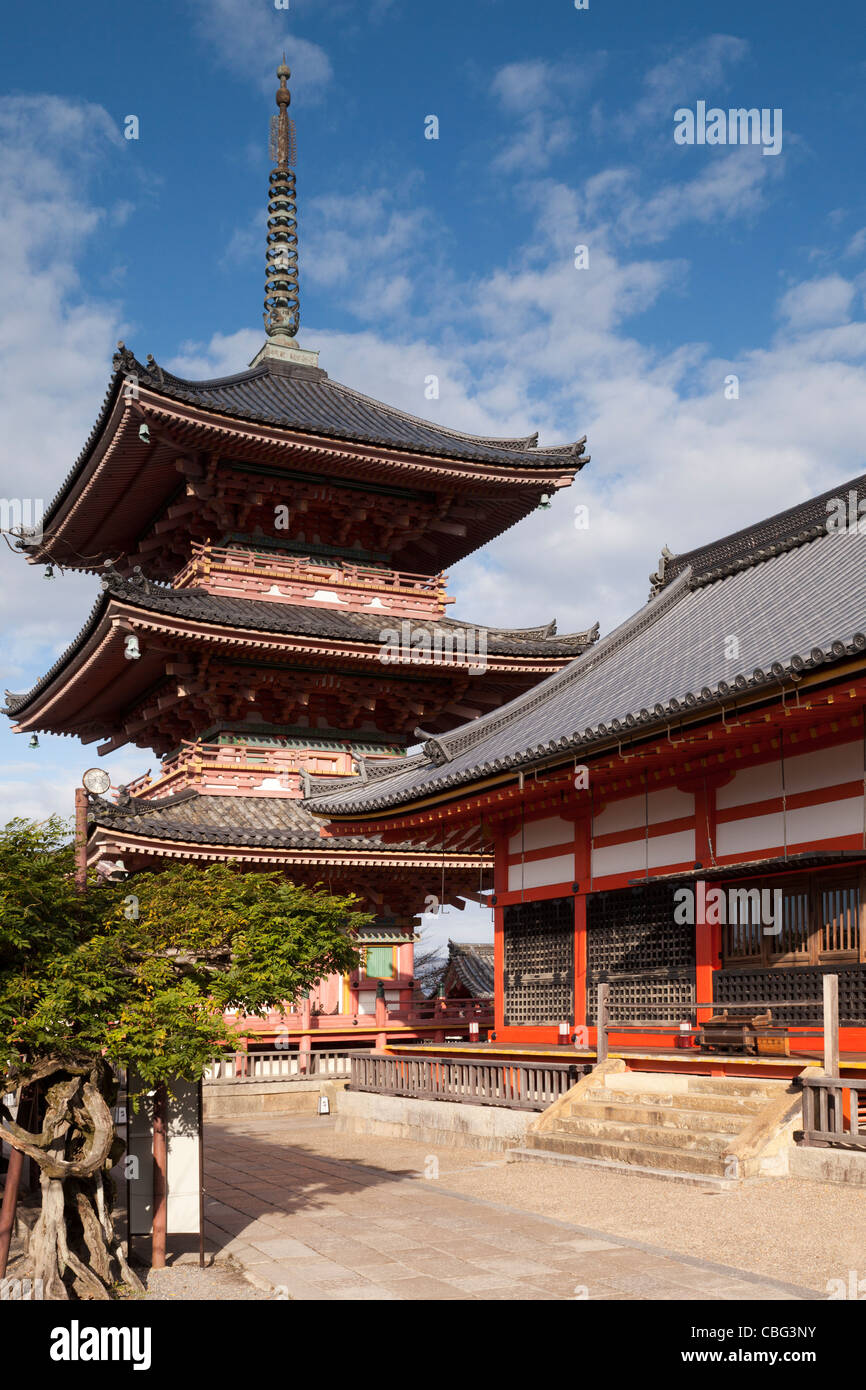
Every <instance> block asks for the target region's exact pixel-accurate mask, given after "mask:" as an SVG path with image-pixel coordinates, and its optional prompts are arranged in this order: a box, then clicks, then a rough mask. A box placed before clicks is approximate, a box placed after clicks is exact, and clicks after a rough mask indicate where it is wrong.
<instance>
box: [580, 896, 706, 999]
mask: <svg viewBox="0 0 866 1390" xmlns="http://www.w3.org/2000/svg"><path fill="white" fill-rule="evenodd" d="M673 895H674V889H673V887H672V886H671V885H670V884H665V883H655V884H654V883H650V884H647V886H646V887H639V888H622V889H616V890H615V891H614V892H612V893H593V894H592V895H591V896H590V897H589V898H587V902H586V924H587V980H586V995H587V998H586V1007H587V1018H588V1019H589V1021H590V1022H591V1023H592V1022H594V1021H595V1010H596V1001H597V998H598V990H597V986H598V985H599V984H601V983H603V982H605V981H606V982H607V983H608V984H609V985H610V1017H611V1021H612V1022H619V1023H679V1022H680V1020H681V1019H683V1018H687V1017H688V1016H689V1015H690V1014H691V1012H692V1010H693V1008H694V1005H695V929H694V927H693V926H692V925H690V924H688V923H685V924H679V923H677V922H675V921H674V896H673Z"/></svg>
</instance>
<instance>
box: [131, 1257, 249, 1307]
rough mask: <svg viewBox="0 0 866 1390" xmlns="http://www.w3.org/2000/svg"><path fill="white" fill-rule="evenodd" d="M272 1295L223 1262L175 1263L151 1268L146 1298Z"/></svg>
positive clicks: (173, 1298) (149, 1299) (201, 1298)
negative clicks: (164, 1267) (255, 1286)
mask: <svg viewBox="0 0 866 1390" xmlns="http://www.w3.org/2000/svg"><path fill="white" fill-rule="evenodd" d="M270 1297H271V1295H270V1294H268V1293H265V1292H264V1291H263V1290H261V1289H256V1288H254V1287H253V1285H252V1284H249V1283H247V1281H246V1279H244V1278H243V1276H242V1275H240V1274H238V1273H237V1272H236V1271H235V1270H233V1269H230V1268H226V1266H224V1265H210V1266H208V1265H206V1266H205V1268H204V1269H199V1266H198V1265H197V1264H175V1265H171V1266H169V1267H168V1268H167V1269H152V1270H151V1271H150V1273H149V1275H148V1276H147V1293H146V1294H145V1295H144V1301H147V1302H150V1301H153V1300H157V1301H159V1302H165V1301H176V1302H187V1301H195V1300H208V1301H212V1300H214V1299H224V1300H225V1299H228V1300H230V1301H232V1302H234V1301H236V1300H241V1299H244V1300H249V1299H268V1298H270Z"/></svg>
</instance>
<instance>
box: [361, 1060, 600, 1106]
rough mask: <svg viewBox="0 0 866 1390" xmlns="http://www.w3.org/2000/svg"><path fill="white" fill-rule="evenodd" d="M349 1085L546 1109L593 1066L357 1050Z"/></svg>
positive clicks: (432, 1097)
mask: <svg viewBox="0 0 866 1390" xmlns="http://www.w3.org/2000/svg"><path fill="white" fill-rule="evenodd" d="M350 1056H351V1064H352V1072H351V1080H350V1083H349V1085H350V1089H351V1090H353V1091H375V1092H377V1093H378V1094H379V1095H385V1096H411V1097H414V1098H415V1099H418V1100H452V1101H459V1102H461V1103H462V1104H464V1105H502V1106H507V1107H508V1108H509V1109H511V1110H546V1109H547V1107H548V1106H549V1105H552V1104H553V1102H554V1101H555V1100H558V1099H559V1097H560V1096H562V1095H564V1094H565V1092H566V1091H568V1090H570V1088H571V1087H572V1086H573V1085H574V1084H575V1082H576V1081H578V1080H579V1079H580V1077H581V1076H582V1075H583V1074H584V1073H585V1072H586V1071H588V1070H589V1067H588V1066H581V1065H579V1064H576V1063H569V1062H538V1063H536V1062H488V1061H486V1060H485V1061H483V1062H482V1061H480V1060H479V1061H471V1062H467V1061H463V1060H462V1059H461V1060H459V1061H457V1060H455V1059H454V1058H452V1057H427V1056H425V1057H392V1056H383V1055H382V1054H381V1053H369V1052H353V1053H351V1054H350Z"/></svg>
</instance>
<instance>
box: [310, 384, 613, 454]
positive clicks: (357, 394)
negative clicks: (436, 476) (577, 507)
mask: <svg viewBox="0 0 866 1390" xmlns="http://www.w3.org/2000/svg"><path fill="white" fill-rule="evenodd" d="M331 385H332V387H333V389H334V390H335V391H341V392H343V393H344V394H345V395H347V396H352V397H353V398H354V399H355V400H358V401H363V402H364V403H365V404H366V405H375V406H377V407H378V408H379V409H380V410H385V411H387V413H388V414H389V415H396V416H397V417H398V419H401V420H409V421H411V423H412V424H413V425H426V426H427V427H428V428H432V429H434V430H437V431H438V432H439V433H440V434H444V435H448V436H449V438H451V439H465V440H467V441H468V442H470V443H472V444H486V445H487V446H488V447H489V448H491V449H505V450H507V451H510V452H513V453H528V452H529V451H530V450H532V451H535V450H538V454H539V455H540V456H542V457H547V456H553V457H563V456H568V457H571V456H574V457H575V458H577V457H579V456H580V455H581V454H582V453H583V450H584V448H585V446H586V435H585V434H584V435H582V436H581V438H580V439H578V440H575V442H574V443H573V444H555V445H551V446H550V448H543V449H538V430H536V431H535V433H534V434H530V435H525V436H523V437H522V438H518V439H498V438H495V437H493V436H488V435H483V434H470V433H469V432H468V431H467V430H455V429H452V428H451V427H450V426H449V425H440V424H439V422H438V420H428V419H425V417H424V416H423V415H413V414H412V413H411V411H408V410H403V409H402V408H401V407H400V406H397V405H389V404H388V403H387V401H379V400H377V399H376V397H375V396H367V395H365V393H364V392H363V391H358V390H356V388H355V387H354V386H347V385H346V384H345V382H342V381H336V380H332V381H331ZM589 461H590V456H589V454H587V456H586V457H585V458H581V460H580V468H582V467H583V465H584V464H585V463H589Z"/></svg>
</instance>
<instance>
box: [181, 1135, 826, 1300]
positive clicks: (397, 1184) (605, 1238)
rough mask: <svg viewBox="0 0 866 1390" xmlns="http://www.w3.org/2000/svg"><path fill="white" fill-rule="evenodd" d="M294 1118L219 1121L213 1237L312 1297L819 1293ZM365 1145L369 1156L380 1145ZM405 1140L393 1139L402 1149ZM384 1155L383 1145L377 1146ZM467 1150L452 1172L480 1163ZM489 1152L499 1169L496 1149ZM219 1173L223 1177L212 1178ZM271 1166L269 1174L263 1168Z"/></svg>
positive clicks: (286, 1291)
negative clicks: (472, 1183) (490, 1197)
mask: <svg viewBox="0 0 866 1390" xmlns="http://www.w3.org/2000/svg"><path fill="white" fill-rule="evenodd" d="M332 1123H333V1122H332V1121H330V1122H329V1121H327V1120H326V1121H324V1122H322V1121H321V1120H319V1121H318V1122H317V1123H314V1124H313V1125H311V1124H310V1121H309V1118H308V1117H298V1118H295V1117H292V1116H290V1115H286V1116H283V1115H279V1116H269V1117H262V1118H258V1117H257V1118H255V1119H245V1120H243V1121H241V1120H238V1119H236V1118H235V1119H232V1120H221V1121H210V1122H208V1126H207V1132H206V1139H205V1164H206V1186H207V1192H208V1195H207V1199H206V1208H205V1210H206V1218H207V1228H206V1229H207V1234H208V1235H209V1237H210V1238H211V1239H212V1240H213V1241H214V1242H215V1244H216V1245H217V1246H218V1247H219V1248H220V1249H221V1250H222V1251H223V1252H224V1253H228V1254H231V1255H232V1257H233V1259H234V1260H235V1261H237V1262H238V1263H239V1264H240V1265H241V1266H242V1267H243V1268H245V1269H248V1270H249V1271H250V1274H251V1276H254V1277H255V1279H256V1281H257V1283H259V1284H261V1283H262V1282H264V1283H265V1284H268V1285H270V1286H271V1287H272V1288H275V1289H278V1290H279V1291H280V1296H283V1297H285V1296H288V1297H290V1298H294V1299H298V1300H300V1301H326V1302H327V1301H346V1300H352V1299H355V1300H359V1301H370V1300H377V1299H381V1300H387V1301H394V1300H397V1301H413V1302H418V1301H428V1300H432V1301H447V1300H452V1301H453V1300H457V1299H460V1300H469V1301H477V1300H491V1301H500V1300H517V1299H524V1300H542V1299H547V1300H550V1301H562V1300H564V1299H567V1300H576V1299H580V1300H583V1299H588V1300H590V1301H591V1300H594V1299H598V1300H604V1301H609V1300H611V1299H621V1300H624V1301H631V1300H635V1299H640V1300H646V1301H656V1300H659V1301H662V1300H663V1301H668V1300H688V1301H691V1300H694V1299H698V1300H701V1301H710V1300H719V1299H725V1300H727V1299H738V1300H739V1299H743V1300H746V1299H748V1300H754V1299H761V1300H786V1299H788V1300H798V1299H806V1298H820V1297H821V1295H820V1293H818V1292H816V1291H813V1290H809V1289H803V1288H797V1287H795V1286H792V1285H786V1284H782V1283H781V1282H779V1281H777V1280H772V1279H768V1278H766V1277H765V1276H762V1275H756V1274H751V1273H749V1272H747V1271H740V1270H736V1269H731V1268H728V1267H727V1266H721V1265H713V1264H711V1263H708V1262H706V1261H702V1260H697V1259H690V1258H689V1257H686V1256H683V1255H680V1254H676V1253H674V1252H672V1251H668V1250H664V1249H660V1248H658V1247H653V1246H650V1245H647V1244H643V1243H641V1242H638V1241H632V1240H629V1239H627V1238H625V1237H620V1236H613V1235H611V1234H609V1233H606V1232H600V1231H592V1230H588V1229H586V1228H582V1227H578V1226H575V1225H573V1224H570V1223H568V1222H563V1221H558V1220H554V1219H553V1218H551V1217H547V1216H540V1215H536V1214H534V1213H532V1212H527V1211H522V1210H519V1209H516V1208H514V1207H511V1206H504V1205H501V1204H499V1203H495V1202H488V1201H484V1200H482V1199H480V1198H476V1197H471V1196H467V1195H464V1194H463V1193H460V1192H457V1191H455V1190H453V1189H449V1187H448V1172H447V1165H442V1167H444V1168H445V1169H446V1171H444V1172H443V1171H441V1169H440V1178H439V1180H438V1181H435V1182H432V1181H429V1180H427V1179H425V1177H424V1176H423V1163H420V1164H419V1162H418V1153H419V1150H421V1149H422V1148H423V1146H421V1145H419V1144H417V1143H413V1142H410V1141H405V1142H404V1143H403V1145H402V1147H400V1146H397V1147H399V1148H400V1153H401V1155H402V1153H403V1151H404V1150H405V1154H406V1166H405V1167H399V1168H395V1167H390V1168H389V1167H380V1166H378V1165H377V1164H374V1163H372V1162H370V1161H369V1159H368V1161H366V1162H364V1161H359V1160H358V1159H351V1160H349V1159H345V1158H336V1157H333V1156H332V1155H329V1154H327V1153H322V1152H319V1153H317V1152H316V1149H315V1144H316V1136H317V1135H322V1134H327V1132H328V1130H327V1126H328V1125H329V1124H332ZM358 1148H359V1150H363V1151H365V1152H367V1153H368V1154H369V1153H370V1148H369V1146H368V1147H367V1148H366V1150H364V1146H363V1145H361V1144H359V1145H358ZM394 1148H395V1145H394V1144H393V1143H391V1144H390V1149H391V1150H393V1149H394ZM373 1152H375V1149H374V1150H373ZM473 1159H474V1153H470V1154H468V1155H467V1154H462V1155H457V1156H456V1159H455V1162H454V1171H460V1172H465V1171H466V1170H467V1167H472V1166H473ZM481 1162H482V1163H483V1164H484V1165H485V1166H489V1162H490V1160H489V1156H488V1155H484V1156H483V1158H482V1159H481ZM212 1175H214V1176H213V1177H212ZM265 1175H266V1176H265Z"/></svg>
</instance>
